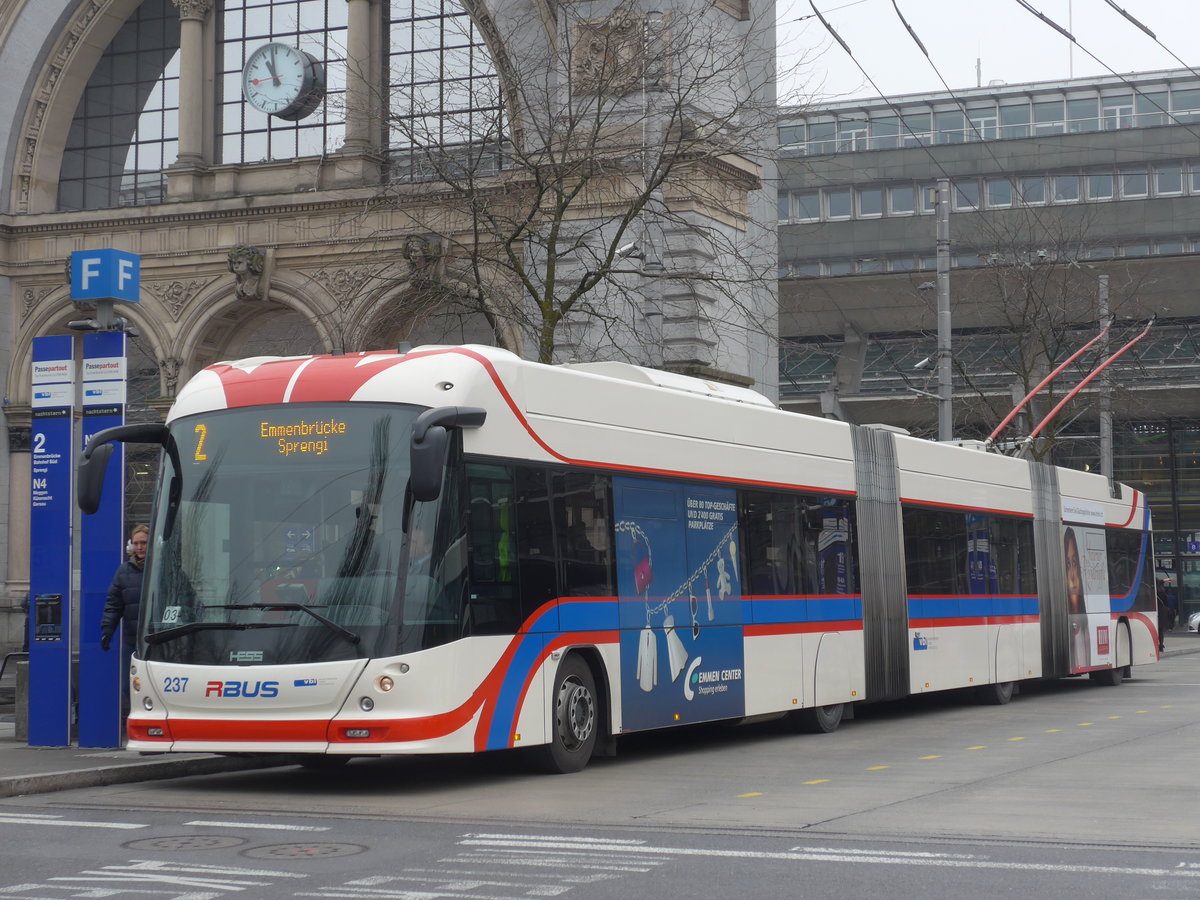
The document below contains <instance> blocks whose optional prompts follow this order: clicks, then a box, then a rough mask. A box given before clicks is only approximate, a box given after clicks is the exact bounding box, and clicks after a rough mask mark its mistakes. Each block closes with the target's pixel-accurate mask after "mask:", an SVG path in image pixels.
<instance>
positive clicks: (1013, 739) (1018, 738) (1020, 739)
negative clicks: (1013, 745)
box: [1009, 737, 1025, 741]
mask: <svg viewBox="0 0 1200 900" xmlns="http://www.w3.org/2000/svg"><path fill="white" fill-rule="evenodd" d="M1009 740H1010V741H1023V740H1025V738H1023V737H1015V738H1009Z"/></svg>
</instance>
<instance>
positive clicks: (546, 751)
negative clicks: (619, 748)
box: [534, 656, 600, 775]
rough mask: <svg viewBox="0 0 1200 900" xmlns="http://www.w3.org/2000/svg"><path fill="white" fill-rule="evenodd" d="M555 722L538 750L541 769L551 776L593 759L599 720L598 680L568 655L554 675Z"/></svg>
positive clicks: (575, 657)
mask: <svg viewBox="0 0 1200 900" xmlns="http://www.w3.org/2000/svg"><path fill="white" fill-rule="evenodd" d="M552 696H553V697H554V723H553V732H552V733H551V735H550V742H549V743H548V744H546V745H545V746H542V747H536V748H534V750H535V757H534V759H535V761H536V763H537V766H538V768H539V769H541V770H542V771H543V772H548V773H550V774H563V775H565V774H568V773H570V772H578V771H580V770H581V769H582V768H583V767H584V766H586V765H587V764H588V761H589V760H590V759H591V758H592V751H594V750H595V749H596V737H597V732H598V729H599V723H600V718H599V714H598V712H597V702H596V681H595V679H594V678H593V677H592V670H591V669H590V668H588V665H587V663H585V662H584V661H583V660H582V659H581V658H580V657H578V656H568V657H567V658H566V659H564V660H563V662H562V665H560V666H559V667H558V672H557V674H556V675H555V676H554V693H553V695H552Z"/></svg>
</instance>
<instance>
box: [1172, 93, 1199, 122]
mask: <svg viewBox="0 0 1200 900" xmlns="http://www.w3.org/2000/svg"><path fill="white" fill-rule="evenodd" d="M1171 112H1173V113H1174V114H1175V121H1176V122H1196V121H1200V88H1188V89H1185V90H1181V89H1179V88H1172V89H1171Z"/></svg>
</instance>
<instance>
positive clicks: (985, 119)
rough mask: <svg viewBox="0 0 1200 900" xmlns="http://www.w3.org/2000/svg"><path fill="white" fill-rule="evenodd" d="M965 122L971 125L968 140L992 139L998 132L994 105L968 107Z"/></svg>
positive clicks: (997, 120)
mask: <svg viewBox="0 0 1200 900" xmlns="http://www.w3.org/2000/svg"><path fill="white" fill-rule="evenodd" d="M967 122H968V123H969V124H970V126H971V127H970V129H969V135H968V136H969V139H970V140H973V141H994V140H995V139H996V137H997V135H998V134H999V129H998V127H997V126H998V124H999V119H998V118H997V116H996V107H995V106H992V105H989V106H977V107H974V108H970V107H968V109H967Z"/></svg>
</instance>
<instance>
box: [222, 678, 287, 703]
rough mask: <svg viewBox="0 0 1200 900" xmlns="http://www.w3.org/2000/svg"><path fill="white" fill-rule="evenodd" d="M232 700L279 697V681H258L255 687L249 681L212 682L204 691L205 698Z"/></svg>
mask: <svg viewBox="0 0 1200 900" xmlns="http://www.w3.org/2000/svg"><path fill="white" fill-rule="evenodd" d="M214 695H215V696H217V697H222V698H225V699H230V698H233V697H244V698H247V699H249V698H252V697H264V698H266V697H278V696H279V682H278V681H256V682H254V687H251V686H250V682H248V681H210V682H209V683H208V686H207V687H206V688H205V689H204V696H205V697H212V696H214Z"/></svg>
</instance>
